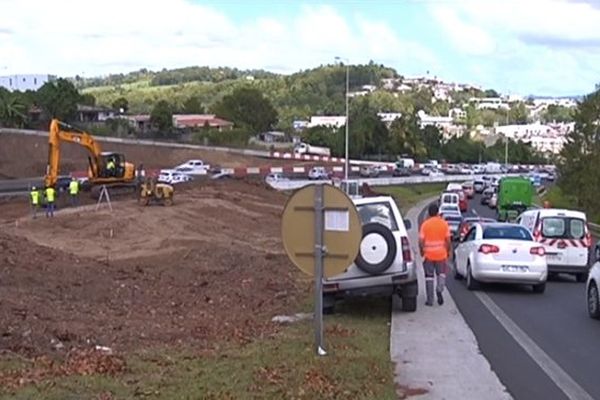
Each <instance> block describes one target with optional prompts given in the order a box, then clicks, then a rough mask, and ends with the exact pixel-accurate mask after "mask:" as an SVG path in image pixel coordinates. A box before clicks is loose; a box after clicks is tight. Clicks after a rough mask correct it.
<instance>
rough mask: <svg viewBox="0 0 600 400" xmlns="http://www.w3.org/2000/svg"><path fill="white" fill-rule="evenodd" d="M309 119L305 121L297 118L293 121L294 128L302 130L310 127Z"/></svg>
mask: <svg viewBox="0 0 600 400" xmlns="http://www.w3.org/2000/svg"><path fill="white" fill-rule="evenodd" d="M308 124H309V122H308V121H303V120H295V121H293V122H292V128H294V130H296V131H301V130H303V129H306V128H308Z"/></svg>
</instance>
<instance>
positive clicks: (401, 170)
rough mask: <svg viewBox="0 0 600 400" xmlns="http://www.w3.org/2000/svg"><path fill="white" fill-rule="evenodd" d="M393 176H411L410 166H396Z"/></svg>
mask: <svg viewBox="0 0 600 400" xmlns="http://www.w3.org/2000/svg"><path fill="white" fill-rule="evenodd" d="M392 175H393V176H410V168H405V167H396V168H394V172H393V173H392Z"/></svg>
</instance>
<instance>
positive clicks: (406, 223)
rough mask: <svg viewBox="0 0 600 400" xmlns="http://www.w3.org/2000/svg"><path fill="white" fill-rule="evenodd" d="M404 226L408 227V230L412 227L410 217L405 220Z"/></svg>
mask: <svg viewBox="0 0 600 400" xmlns="http://www.w3.org/2000/svg"><path fill="white" fill-rule="evenodd" d="M404 227H405V228H406V230H409V229H412V223H411V222H410V219H405V220H404Z"/></svg>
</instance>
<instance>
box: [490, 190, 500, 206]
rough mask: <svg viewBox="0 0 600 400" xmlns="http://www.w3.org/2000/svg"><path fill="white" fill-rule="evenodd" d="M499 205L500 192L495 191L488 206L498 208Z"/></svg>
mask: <svg viewBox="0 0 600 400" xmlns="http://www.w3.org/2000/svg"><path fill="white" fill-rule="evenodd" d="M497 206H498V193H496V192H494V194H492V197H490V199H489V200H488V207H489V208H496V207H497Z"/></svg>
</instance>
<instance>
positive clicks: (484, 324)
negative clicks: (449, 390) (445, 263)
mask: <svg viewBox="0 0 600 400" xmlns="http://www.w3.org/2000/svg"><path fill="white" fill-rule="evenodd" d="M479 200H480V199H479V197H478V196H476V197H475V198H474V199H473V200H472V201H471V202H470V211H469V212H468V214H472V213H473V211H475V212H477V214H479V215H481V216H486V217H495V212H494V211H493V210H491V209H489V208H488V207H487V206H482V205H480V203H479ZM448 289H449V290H450V292H451V294H452V297H453V298H454V300H455V301H456V304H457V306H458V308H459V310H460V312H461V313H462V315H463V317H464V318H465V320H466V321H467V323H468V324H469V326H470V327H471V329H472V330H473V332H474V333H475V336H476V337H477V340H478V342H479V347H480V349H481V351H482V353H483V354H484V355H485V356H486V358H487V359H488V360H489V362H490V364H491V366H492V368H493V369H494V371H495V372H496V374H497V375H498V377H499V378H500V380H501V381H502V383H503V384H504V385H505V386H506V387H507V389H508V390H509V391H510V393H511V394H512V395H513V397H514V398H515V399H518V400H520V399H523V400H534V399H553V400H554V399H556V400H559V399H573V400H575V399H577V400H579V399H600V379H598V376H599V374H600V368H599V367H600V346H598V340H599V338H600V322H598V321H596V320H592V319H591V318H589V317H588V315H587V309H586V302H585V284H584V283H576V282H575V280H574V279H573V278H572V277H570V276H563V275H560V276H559V277H558V278H557V279H554V280H552V281H549V282H548V283H547V287H546V292H545V293H544V294H541V295H540V294H534V293H533V292H532V291H531V288H530V287H527V286H521V285H499V284H498V285H490V284H488V285H484V286H483V288H482V289H481V290H480V291H476V292H471V291H468V290H467V289H466V285H465V283H464V281H456V280H454V279H453V278H452V277H449V279H448ZM445 345H447V346H452V343H446V344H445ZM457 373H467V374H468V373H469V372H468V371H457Z"/></svg>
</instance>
